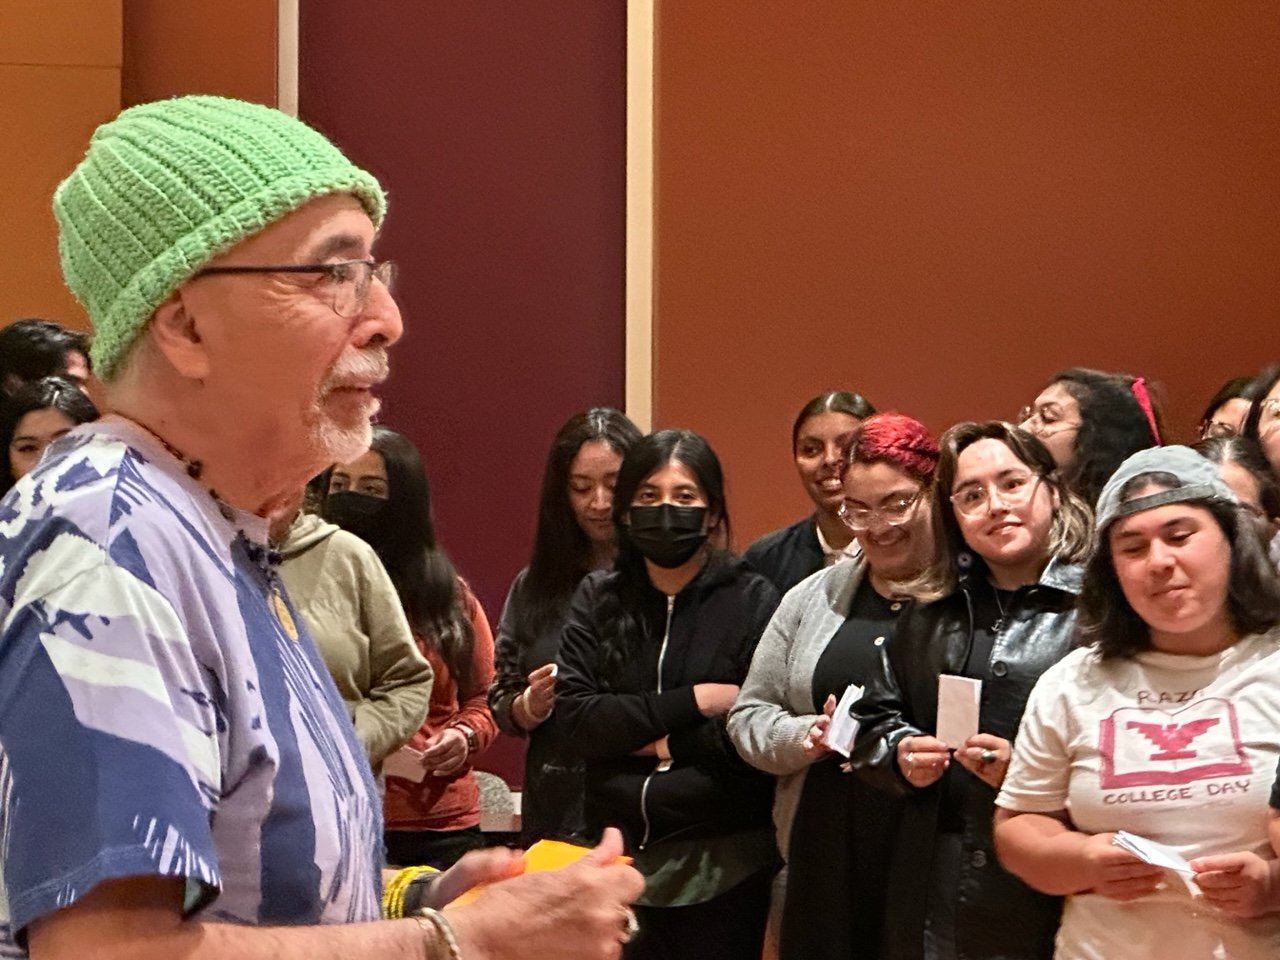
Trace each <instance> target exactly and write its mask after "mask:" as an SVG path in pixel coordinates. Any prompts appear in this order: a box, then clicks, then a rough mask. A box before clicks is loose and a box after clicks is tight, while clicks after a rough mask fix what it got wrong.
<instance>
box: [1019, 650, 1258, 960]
mask: <svg viewBox="0 0 1280 960" xmlns="http://www.w3.org/2000/svg"><path fill="white" fill-rule="evenodd" d="M1277 757H1280V631H1274V632H1272V633H1269V634H1265V635H1254V636H1250V637H1246V638H1244V639H1242V640H1241V641H1240V642H1239V643H1237V644H1235V645H1234V646H1232V647H1231V648H1230V649H1228V650H1224V651H1222V652H1221V653H1218V654H1215V655H1213V656H1209V657H1189V656H1177V655H1173V654H1167V653H1158V652H1155V651H1149V652H1146V653H1142V654H1139V655H1138V656H1137V657H1135V658H1133V659H1127V660H1119V661H1111V662H1106V663H1104V662H1102V661H1101V660H1099V658H1098V656H1097V654H1096V653H1095V652H1094V651H1093V650H1092V649H1081V650H1075V651H1073V652H1072V653H1070V654H1068V655H1067V656H1066V657H1065V658H1064V659H1063V660H1061V661H1060V662H1059V663H1057V664H1056V665H1054V666H1053V667H1051V668H1050V669H1049V670H1047V671H1045V673H1044V674H1043V675H1042V676H1041V678H1040V680H1039V682H1038V683H1037V684H1036V687H1035V689H1034V690H1033V691H1032V693H1031V699H1030V701H1029V702H1028V704H1027V709H1026V712H1025V713H1024V714H1023V718H1022V726H1021V728H1020V730H1019V732H1018V739H1017V743H1016V745H1015V747H1014V752H1013V761H1012V763H1011V765H1010V767H1009V774H1008V776H1007V777H1006V778H1005V782H1004V787H1003V789H1002V790H1001V792H1000V796H999V797H998V798H997V800H996V804H997V805H998V806H1000V807H1004V808H1005V809H1008V810H1012V811H1014V812H1017V813H1052V812H1054V811H1058V810H1066V811H1068V812H1069V813H1070V815H1071V818H1072V820H1073V821H1074V823H1075V826H1076V829H1078V830H1081V831H1083V832H1085V833H1105V832H1110V831H1114V830H1128V831H1129V832H1131V833H1136V834H1140V835H1141V836H1144V837H1148V838H1150V839H1152V840H1156V841H1158V842H1160V843H1164V844H1168V845H1169V846H1171V847H1174V848H1175V849H1177V850H1178V852H1179V853H1181V854H1182V855H1183V856H1184V857H1185V858H1186V859H1188V860H1192V859H1195V858H1196V857H1202V856H1209V855H1212V854H1220V853H1235V852H1239V851H1243V850H1248V851H1253V852H1254V853H1257V854H1258V855H1259V856H1262V857H1267V858H1270V857H1271V856H1272V853H1271V849H1270V846H1269V845H1268V843H1267V819H1268V800H1269V796H1270V791H1271V786H1272V782H1273V781H1274V779H1275V776H1276V761H1277ZM1193 890H1195V891H1196V894H1198V889H1197V888H1195V887H1194V884H1193V885H1191V887H1190V888H1188V887H1187V886H1186V885H1185V884H1184V883H1183V882H1181V880H1180V879H1179V878H1178V877H1177V876H1176V875H1174V874H1170V877H1169V882H1168V884H1167V887H1166V889H1164V890H1163V891H1161V892H1158V893H1156V894H1153V895H1152V896H1150V897H1146V898H1143V899H1142V900H1139V901H1135V902H1132V903H1127V904H1125V903H1119V902H1117V901H1115V900H1110V899H1107V898H1106V897H1102V896H1099V895H1096V894H1079V895H1076V896H1073V897H1069V898H1068V900H1067V905H1066V908H1065V910H1064V912H1063V917H1062V925H1061V927H1060V928H1059V930H1058V938H1057V948H1056V952H1055V954H1054V956H1055V957H1056V958H1058V960H1118V958H1124V960H1144V958H1151V960H1157V958H1158V960H1214V958H1230V960H1255V958H1256V960H1264V958H1265V960H1275V958H1278V957H1280V914H1277V915H1271V916H1267V917H1261V918H1258V919H1254V920H1236V919H1233V918H1231V917H1228V916H1226V915H1225V914H1222V913H1221V912H1220V911H1218V910H1216V909H1215V908H1213V907H1210V906H1209V905H1208V904H1207V903H1205V902H1204V901H1203V900H1202V899H1200V898H1199V897H1198V895H1193V893H1192V892H1191V891H1193Z"/></svg>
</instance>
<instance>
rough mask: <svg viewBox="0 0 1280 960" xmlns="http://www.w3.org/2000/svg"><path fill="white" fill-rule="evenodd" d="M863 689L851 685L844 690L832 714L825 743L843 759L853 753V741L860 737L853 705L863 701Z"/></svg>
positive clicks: (854, 684) (853, 684)
mask: <svg viewBox="0 0 1280 960" xmlns="http://www.w3.org/2000/svg"><path fill="white" fill-rule="evenodd" d="M862 694H863V688H862V687H860V686H858V684H856V683H851V684H849V685H848V686H847V687H845V688H844V694H843V695H842V696H841V697H840V702H839V703H837V704H836V708H835V710H834V711H833V712H832V714H831V725H830V726H828V727H827V734H826V736H825V737H823V741H822V742H823V743H825V744H826V745H827V747H828V748H829V749H831V750H834V751H835V752H836V753H838V754H840V755H841V756H843V757H848V756H849V754H850V753H851V752H852V751H853V741H854V740H856V739H857V737H858V721H857V720H855V719H854V718H853V705H854V704H855V703H857V702H858V701H859V700H861V699H862Z"/></svg>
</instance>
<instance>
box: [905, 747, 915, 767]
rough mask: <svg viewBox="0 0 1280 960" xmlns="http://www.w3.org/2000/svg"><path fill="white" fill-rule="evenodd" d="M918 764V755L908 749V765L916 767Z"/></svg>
mask: <svg viewBox="0 0 1280 960" xmlns="http://www.w3.org/2000/svg"><path fill="white" fill-rule="evenodd" d="M915 765H916V755H915V754H914V753H912V752H911V751H910V750H908V751H907V766H908V767H914V766H915Z"/></svg>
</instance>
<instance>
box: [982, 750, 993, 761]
mask: <svg viewBox="0 0 1280 960" xmlns="http://www.w3.org/2000/svg"><path fill="white" fill-rule="evenodd" d="M978 759H979V760H981V761H982V762H983V763H995V762H996V752H995V751H994V750H983V751H982V753H980V754H979V755H978Z"/></svg>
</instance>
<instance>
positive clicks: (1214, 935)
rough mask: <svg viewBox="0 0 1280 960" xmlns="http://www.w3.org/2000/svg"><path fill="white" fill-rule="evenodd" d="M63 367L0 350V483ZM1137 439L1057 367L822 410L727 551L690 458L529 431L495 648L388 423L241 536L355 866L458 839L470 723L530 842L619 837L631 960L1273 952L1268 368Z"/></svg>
mask: <svg viewBox="0 0 1280 960" xmlns="http://www.w3.org/2000/svg"><path fill="white" fill-rule="evenodd" d="M87 354H88V350H87V344H86V343H85V341H84V339H83V338H82V337H80V336H79V335H78V334H74V333H70V332H68V331H65V330H62V329H61V328H59V327H57V326H56V325H54V324H50V323H48V322H47V321H37V320H24V321H19V322H17V323H14V324H11V325H10V327H8V328H7V329H6V330H5V331H4V332H2V333H0V383H2V384H3V389H4V392H5V394H6V395H7V396H6V397H5V398H4V400H3V403H0V439H2V440H3V443H4V450H5V453H6V455H5V456H4V457H3V462H2V463H0V478H2V479H3V481H4V489H6V490H7V489H8V488H9V487H10V486H12V485H13V483H14V482H16V480H17V479H19V478H20V477H22V476H23V475H25V474H26V473H28V472H30V471H31V470H33V469H34V468H36V466H37V463H38V461H39V458H40V455H41V453H42V451H43V450H44V448H45V447H46V446H47V445H48V444H49V443H50V442H51V441H52V440H54V439H56V438H57V437H58V436H60V435H61V434H63V433H66V432H68V431H69V430H71V429H73V428H74V427H75V426H76V425H77V424H80V423H84V422H88V421H90V420H94V419H96V418H97V416H98V410H97V408H96V407H95V406H94V404H93V402H92V401H91V400H90V399H89V398H88V396H87V395H86V393H84V392H83V389H82V387H83V384H84V382H85V380H86V379H87V378H88V376H89V371H88V368H87V367H88V364H87ZM1164 431H1165V426H1164V424H1163V422H1162V418H1161V416H1160V413H1159V410H1158V409H1157V406H1156V404H1154V403H1153V401H1152V399H1151V396H1150V394H1149V392H1148V391H1147V388H1146V385H1145V383H1144V381H1143V380H1142V379H1141V378H1133V377H1129V376H1124V375H1119V374H1110V373H1102V372H1099V371H1094V370H1086V369H1070V370H1065V371H1063V372H1061V373H1059V374H1057V375H1055V376H1054V377H1052V378H1051V379H1050V380H1049V382H1048V383H1047V384H1046V386H1045V387H1044V389H1043V390H1042V391H1041V392H1040V393H1039V395H1038V396H1037V397H1036V398H1035V399H1034V401H1033V402H1032V403H1031V404H1030V405H1028V406H1027V407H1026V408H1025V409H1024V410H1023V411H1022V412H1021V413H1020V414H1019V416H1018V417H1017V419H1016V422H1003V421H990V422H985V423H973V422H966V423H960V424H956V425H954V426H952V427H951V428H950V429H948V430H947V431H946V432H945V433H944V434H943V435H942V436H941V437H940V438H935V437H934V436H933V435H932V434H931V432H930V431H929V430H928V428H926V427H925V426H924V425H923V424H922V423H920V422H919V421H918V420H915V419H913V418H912V417H910V416H908V415H905V414H903V413H897V412H886V413H877V412H876V411H875V409H874V408H873V406H872V405H871V403H869V402H868V401H867V400H866V399H865V398H863V397H862V396H860V395H858V394H856V393H852V392H845V391H834V392H829V393H824V394H822V395H819V396H817V397H815V398H814V399H813V400H812V401H811V402H809V403H808V404H806V405H805V406H804V408H803V409H802V410H801V411H800V413H799V415H798V416H797V418H796V420H795V423H794V428H793V430H792V435H791V450H792V455H793V456H794V459H795V464H796V467H797V471H798V474H799V478H800V481H801V483H802V485H803V488H804V490H805V492H806V493H807V494H808V496H809V498H810V499H811V500H812V502H813V505H814V511H813V513H812V514H811V515H809V516H807V517H805V518H803V519H801V520H799V521H797V522H796V523H794V524H792V525H790V526H788V527H786V528H784V529H782V530H778V531H775V532H773V533H770V534H767V535H766V536H764V537H762V538H760V539H759V540H757V541H756V542H755V543H753V544H752V545H751V546H750V547H748V548H747V549H746V551H745V552H744V553H743V554H742V556H741V557H739V556H736V555H735V554H734V553H733V552H732V550H731V537H730V520H729V507H728V504H727V503H726V499H725V483H724V477H723V475H722V471H721V467H720V463H719V460H718V459H717V457H716V455H715V453H714V451H713V450H712V449H711V447H710V446H709V445H708V443H707V442H706V440H705V439H704V438H702V437H700V436H699V435H698V434H696V433H693V432H691V431H687V430H660V431H658V432H656V433H652V434H649V435H647V436H645V435H642V434H641V432H640V431H639V430H638V429H637V428H636V427H635V426H634V425H633V424H632V423H631V422H630V421H629V420H628V419H627V418H626V417H625V416H624V415H622V414H621V413H619V412H617V411H615V410H609V409H592V410H589V411H586V412H584V413H581V414H578V415H576V416H574V417H572V418H570V419H569V420H568V421H567V422H566V423H565V424H564V425H563V427H562V428H561V429H560V430H559V432H558V433H557V434H556V436H555V437H554V439H553V441H552V444H551V450H550V453H549V456H548V458H547V464H546V471H545V475H544V477H543V482H542V488H541V494H540V500H539V505H538V513H537V520H536V529H535V536H534V547H533V551H532V555H531V557H530V560H529V563H528V565H527V566H526V567H525V568H524V569H523V570H521V571H520V572H519V574H518V575H517V576H516V578H515V580H514V581H513V583H512V585H511V589H510V591H509V594H508V596H507V600H506V603H505V605H504V607H503V610H502V611H501V616H500V618H499V619H498V623H497V630H496V640H495V636H494V634H493V633H492V632H491V630H490V625H489V620H488V618H487V616H486V614H485V611H483V610H482V609H481V607H480V604H479V602H478V601H477V600H476V598H475V596H474V595H473V594H472V592H471V590H470V589H469V587H468V586H467V583H466V581H465V579H463V577H462V576H460V575H459V572H458V571H456V570H455V569H454V567H453V565H452V564H451V562H450V561H449V559H448V556H447V554H446V552H445V551H444V549H443V548H442V546H441V545H440V544H439V543H438V542H437V540H436V536H435V532H434V527H433V523H432V516H431V504H430V495H429V488H428V480H427V473H426V469H425V467H424V465H423V462H422V459H421V457H420V456H419V454H418V452H417V450H416V449H414V447H413V445H412V444H411V443H410V442H409V440H408V439H407V438H405V437H404V436H403V435H401V434H399V433H397V432H395V431H394V430H391V429H389V428H386V427H378V428H376V430H375V432H374V442H373V446H372V448H371V449H370V450H369V451H368V452H367V453H365V454H364V455H362V456H361V457H360V458H358V459H357V460H355V461H352V462H350V463H342V464H335V465H333V466H332V467H331V468H330V469H329V470H327V471H326V472H325V473H324V474H322V475H320V476H319V477H317V478H316V479H315V480H314V481H313V482H312V484H311V485H310V487H309V488H308V490H306V491H299V492H298V497H297V499H296V501H295V502H294V503H293V504H291V505H290V507H289V508H288V509H287V510H285V511H284V512H283V513H282V514H281V515H280V516H279V517H277V518H276V521H275V523H274V525H273V527H272V542H273V544H274V546H275V547H276V549H277V550H278V551H279V558H278V563H279V569H280V576H281V578H282V579H283V581H284V584H285V586H286V588H287V590H288V594H289V598H290V600H291V602H292V607H293V610H295V611H296V612H297V614H298V615H299V616H301V617H302V619H303V620H304V621H305V623H306V625H307V628H308V631H309V633H310V634H311V636H312V637H313V638H314V639H315V641H316V643H317V646H318V649H319V651H320V653H321V655H322V656H323V658H324V661H325V663H326V665H327V666H328V668H329V671H330V673H331V675H332V677H333V679H334V681H335V683H336V685H337V687H338V691H339V693H340V694H341V696H342V698H343V700H344V701H345V702H346V704H347V707H348V710H349V713H350V716H351V719H352V722H353V723H354V725H355V728H356V732H357V734H358V737H359V740H360V742H361V744H362V745H363V746H364V748H365V751H366V753H367V756H368V760H369V763H370V765H371V766H372V768H373V770H374V771H375V772H377V773H379V774H381V778H380V783H381V785H382V787H383V790H384V813H385V822H386V834H385V844H386V854H387V862H388V863H389V864H390V865H394V866H411V865H415V864H430V865H433V866H436V867H440V868H445V867H448V866H449V865H451V864H453V863H454V862H456V861H457V860H458V859H459V857H461V856H462V854H463V853H465V852H466V851H468V850H471V849H474V848H476V847H479V846H481V845H482V844H483V842H484V841H483V837H482V836H481V834H480V830H479V810H480V803H479V790H478V787H477V783H476V780H475V777H474V773H473V765H474V762H475V760H476V759H477V757H478V756H479V755H480V754H481V753H482V752H483V751H484V750H485V749H486V748H487V747H488V745H489V744H490V743H491V742H492V741H493V739H494V738H495V737H496V735H497V732H498V730H499V729H501V730H504V731H506V732H508V733H510V734H513V735H516V736H520V737H524V738H527V741H528V747H527V751H526V755H525V756H526V765H525V775H524V781H523V790H524V793H523V824H522V840H523V842H524V843H525V844H526V845H528V844H530V843H532V842H534V841H536V840H538V839H543V838H551V839H561V840H570V841H575V842H582V843H589V842H593V841H594V840H595V839H597V838H598V837H599V836H600V834H601V832H602V830H603V829H604V827H606V826H617V827H620V828H621V829H622V831H623V834H624V836H625V838H626V840H627V845H628V852H629V853H630V854H631V856H632V857H633V858H634V861H635V864H636V866H637V867H638V868H639V869H640V870H641V872H642V873H643V874H644V875H645V877H646V887H645V891H644V893H643V894H642V896H641V898H640V900H639V901H638V902H637V904H636V912H637V914H638V916H639V931H638V934H637V935H636V936H635V937H634V939H632V940H631V942H630V943H628V944H627V945H626V947H625V955H626V956H628V957H631V958H649V957H654V958H667V957H691V956H711V957H724V958H733V960H736V958H744V960H745V958H755V957H759V956H760V955H761V953H762V951H764V952H765V953H766V954H770V955H777V956H780V957H782V958H785V960H800V958H805V960H809V958H831V960H836V958H879V957H885V958H924V960H950V958H959V957H968V958H993V960H994V958H1000V957H1019V958H1034V957H1050V956H1058V957H1065V958H1092V957H1107V958H1114V957H1119V956H1125V957H1147V956H1151V957H1155V956H1160V957H1184V956H1185V957H1219V956H1222V957H1232V958H1252V957H1259V958H1261V957H1264V956H1265V957H1271V956H1275V955H1276V953H1277V951H1278V950H1280V860H1278V859H1277V856H1278V854H1280V786H1278V785H1277V784H1276V771H1277V762H1278V761H1280V672H1278V670H1280V579H1278V577H1277V572H1276V560H1277V557H1278V556H1280V549H1278V548H1280V479H1278V478H1280V368H1271V369H1269V370H1267V371H1265V372H1263V373H1262V374H1260V375H1259V376H1257V377H1254V378H1244V377H1242V378H1237V379H1235V380H1232V381H1230V382H1228V383H1227V384H1225V385H1224V387H1223V388H1222V390H1221V391H1219V393H1218V394H1217V395H1215V396H1214V397H1213V398H1212V400H1211V401H1210V403H1209V404H1208V406H1207V407H1206V410H1205V413H1204V416H1203V420H1202V423H1201V424H1200V427H1199V433H1200V437H1201V439H1200V440H1199V441H1198V442H1197V443H1196V444H1195V445H1194V447H1192V448H1187V447H1182V446H1165V445H1163V440H1164V435H1165V434H1164ZM948 678H963V679H964V680H965V681H968V682H970V683H969V684H968V686H964V687H963V689H965V690H968V691H970V694H971V696H972V698H973V700H972V703H971V704H970V707H971V712H970V716H969V718H968V720H967V721H965V723H967V724H968V726H967V727H966V728H965V731H964V734H963V736H962V737H960V738H957V736H956V735H955V734H954V733H953V732H952V731H953V729H954V727H955V717H954V713H955V710H956V706H955V700H954V695H955V694H954V691H955V689H956V687H955V684H953V683H952V681H951V680H950V679H948ZM851 687H852V688H860V689H861V691H862V693H861V696H855V697H854V698H852V707H851V715H852V718H854V719H856V721H857V727H856V731H857V732H856V738H855V739H854V740H852V741H851V742H850V743H848V744H845V745H844V747H845V749H838V747H839V746H840V745H839V744H835V743H833V742H832V741H831V739H830V735H831V734H832V733H833V731H834V729H835V721H836V720H837V719H840V720H843V719H844V718H836V717H835V716H834V714H835V711H836V707H837V704H838V703H840V702H841V701H842V698H844V699H845V702H846V703H849V702H851V701H850V700H849V699H847V698H845V694H846V691H848V690H849V689H850V688H851ZM944 688H946V689H945V690H944ZM940 713H946V714H947V715H948V716H947V717H946V718H942V717H940ZM944 719H945V722H943V721H944ZM962 726H963V724H962ZM1119 831H1127V832H1128V833H1130V834H1135V835H1137V837H1138V838H1140V839H1139V840H1138V841H1137V842H1138V843H1139V844H1141V843H1142V842H1143V840H1142V839H1141V838H1145V840H1147V841H1155V842H1156V843H1158V844H1162V845H1164V846H1165V847H1166V848H1167V849H1166V850H1165V851H1164V854H1165V855H1166V856H1172V857H1174V858H1181V860H1182V861H1184V862H1185V865H1181V867H1180V869H1168V868H1166V867H1162V866H1160V865H1158V864H1152V863H1149V862H1147V861H1146V860H1144V859H1143V858H1142V857H1140V856H1139V855H1138V854H1137V853H1135V852H1134V849H1133V848H1132V847H1122V846H1120V845H1117V844H1116V843H1115V842H1114V841H1115V835H1116V833H1117V832H1119ZM1148 859H1153V858H1150V857H1149V858H1148ZM1055 944H1056V946H1055Z"/></svg>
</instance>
